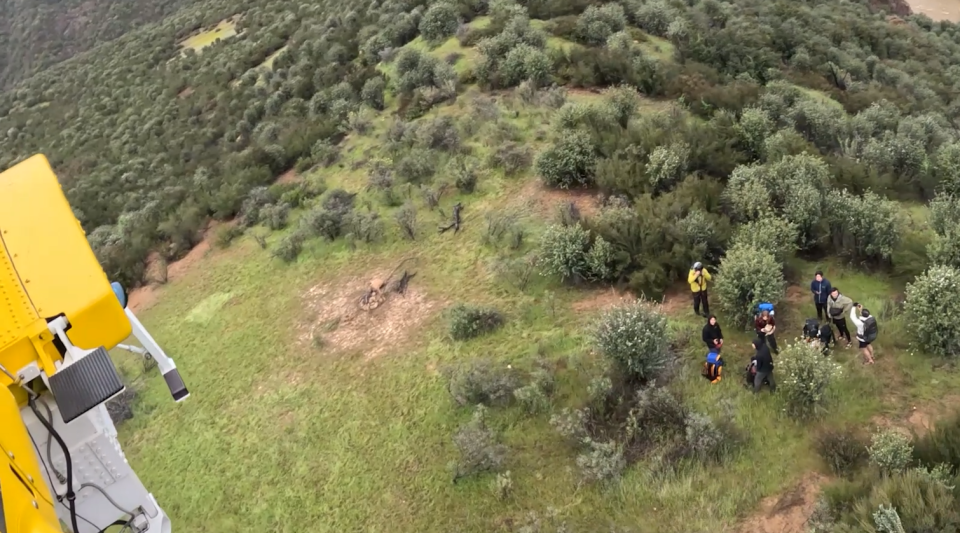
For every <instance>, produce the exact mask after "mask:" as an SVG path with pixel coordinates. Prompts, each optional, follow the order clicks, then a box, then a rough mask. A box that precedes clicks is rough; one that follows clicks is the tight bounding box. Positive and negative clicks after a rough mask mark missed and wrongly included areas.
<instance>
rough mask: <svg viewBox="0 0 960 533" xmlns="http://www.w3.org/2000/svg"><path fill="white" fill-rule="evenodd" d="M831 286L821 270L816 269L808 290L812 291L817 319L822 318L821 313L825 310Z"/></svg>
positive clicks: (831, 289)
mask: <svg viewBox="0 0 960 533" xmlns="http://www.w3.org/2000/svg"><path fill="white" fill-rule="evenodd" d="M832 291H833V288H832V287H831V286H830V281H829V280H827V279H826V278H824V277H823V272H822V271H820V270H818V271H817V273H816V274H815V275H814V278H813V281H811V282H810V292H812V293H813V305H815V306H817V320H823V314H824V313H826V311H827V298H829V297H830V293H831V292H832Z"/></svg>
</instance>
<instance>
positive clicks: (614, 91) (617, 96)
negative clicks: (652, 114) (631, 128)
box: [603, 85, 640, 128]
mask: <svg viewBox="0 0 960 533" xmlns="http://www.w3.org/2000/svg"><path fill="white" fill-rule="evenodd" d="M603 98H604V101H605V104H606V105H607V107H608V108H609V109H610V114H611V115H613V117H614V119H615V120H616V121H617V123H618V124H620V127H621V128H626V127H627V124H628V123H629V122H630V117H632V116H633V114H634V113H636V112H637V105H638V104H639V103H640V100H639V98H638V97H637V90H636V89H634V88H633V87H630V86H627V85H618V86H616V87H613V88H611V89H607V90H606V91H604V93H603Z"/></svg>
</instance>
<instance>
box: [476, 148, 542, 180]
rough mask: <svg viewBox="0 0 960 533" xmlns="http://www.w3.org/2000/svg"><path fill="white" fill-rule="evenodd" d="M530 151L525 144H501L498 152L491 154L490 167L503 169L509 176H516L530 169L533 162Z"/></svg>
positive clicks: (497, 149)
mask: <svg viewBox="0 0 960 533" xmlns="http://www.w3.org/2000/svg"><path fill="white" fill-rule="evenodd" d="M532 160H533V157H532V155H531V154H530V149H529V148H527V147H526V146H524V145H523V144H520V143H517V142H513V141H507V142H504V143H500V144H499V145H498V146H497V148H496V150H494V151H492V152H491V153H490V157H489V160H488V163H487V164H488V165H490V166H492V167H496V168H500V169H503V173H504V174H505V175H507V176H514V175H516V174H519V173H520V172H523V171H524V170H526V169H528V168H529V167H530V164H531V163H532V162H533V161H532Z"/></svg>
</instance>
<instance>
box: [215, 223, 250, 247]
mask: <svg viewBox="0 0 960 533" xmlns="http://www.w3.org/2000/svg"><path fill="white" fill-rule="evenodd" d="M241 235H243V228H241V227H240V226H239V225H236V224H225V225H223V226H220V227H218V228H217V233H216V235H215V236H214V240H213V244H214V245H215V246H216V247H217V248H227V247H228V246H230V244H231V243H232V242H233V241H234V240H236V239H237V238H238V237H240V236H241Z"/></svg>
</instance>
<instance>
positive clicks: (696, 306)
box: [687, 261, 710, 317]
mask: <svg viewBox="0 0 960 533" xmlns="http://www.w3.org/2000/svg"><path fill="white" fill-rule="evenodd" d="M708 281H710V273H709V272H707V269H706V268H703V263H701V262H700V261H697V262H696V263H694V264H693V268H691V269H690V273H689V274H687V283H689V284H690V291H691V292H692V293H693V312H694V313H696V314H698V315H699V314H700V303H701V302H702V303H703V315H702V316H704V317H706V316H709V315H710V302H709V301H707V282H708Z"/></svg>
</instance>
